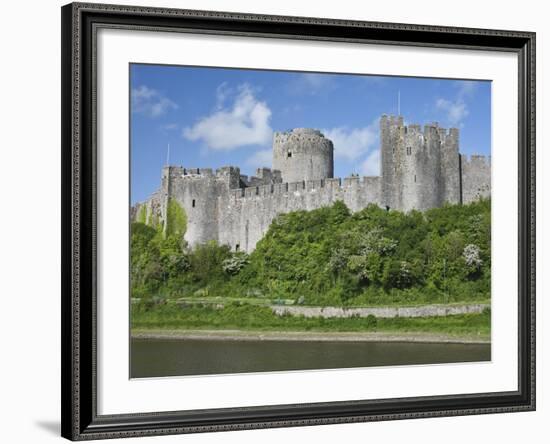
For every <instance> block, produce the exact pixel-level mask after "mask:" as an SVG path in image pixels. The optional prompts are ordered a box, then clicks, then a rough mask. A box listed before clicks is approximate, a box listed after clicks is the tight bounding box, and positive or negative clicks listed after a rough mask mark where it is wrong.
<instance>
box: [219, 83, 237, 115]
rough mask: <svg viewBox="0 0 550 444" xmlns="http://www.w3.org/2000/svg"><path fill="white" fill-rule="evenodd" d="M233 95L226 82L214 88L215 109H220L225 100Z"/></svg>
mask: <svg viewBox="0 0 550 444" xmlns="http://www.w3.org/2000/svg"><path fill="white" fill-rule="evenodd" d="M232 93H233V90H232V89H231V88H230V87H229V85H228V84H227V82H222V83H220V84H219V85H218V87H217V88H216V108H218V109H221V108H222V107H223V105H224V103H225V100H226V99H227V98H228V97H229V95H230V94H232Z"/></svg>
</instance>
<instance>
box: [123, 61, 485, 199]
mask: <svg viewBox="0 0 550 444" xmlns="http://www.w3.org/2000/svg"><path fill="white" fill-rule="evenodd" d="M398 110H399V111H400V114H401V115H402V116H403V117H404V120H405V123H406V124H411V123H416V124H420V125H424V124H426V123H431V122H438V123H439V125H440V126H442V127H444V128H451V127H455V128H459V129H460V147H459V149H460V152H461V153H463V154H484V155H490V152H491V82H490V81H474V80H453V79H430V78H414V77H389V76H369V75H349V74H327V73H303V72H286V71H267V70H250V69H246V70H245V69H227V68H204V67H187V66H166V65H144V64H131V65H130V125H131V128H130V134H131V138H130V150H131V190H132V191H131V194H132V196H131V201H132V204H134V203H136V202H141V201H143V200H145V199H147V198H148V197H149V196H150V195H151V194H152V193H153V192H154V191H156V190H157V189H158V188H159V187H160V177H161V170H162V167H163V166H164V165H166V164H167V162H169V163H170V164H171V165H179V166H184V167H190V168H213V169H215V168H219V167H221V166H225V165H234V166H238V167H240V169H241V174H247V175H253V174H254V173H255V171H256V168H259V167H271V145H272V138H273V132H275V131H288V130H290V129H292V128H298V127H309V128H316V129H319V130H321V131H322V132H323V133H324V134H325V136H326V137H328V138H329V139H331V140H332V142H333V143H334V176H335V177H346V176H349V175H350V174H352V173H353V174H359V175H379V174H380V152H379V119H380V116H381V115H382V114H394V115H396V114H398ZM168 145H169V146H170V149H168Z"/></svg>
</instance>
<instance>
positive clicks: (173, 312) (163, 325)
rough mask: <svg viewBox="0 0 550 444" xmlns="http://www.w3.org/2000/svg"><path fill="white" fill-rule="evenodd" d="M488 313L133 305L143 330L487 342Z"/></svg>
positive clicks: (135, 319) (134, 318)
mask: <svg viewBox="0 0 550 444" xmlns="http://www.w3.org/2000/svg"><path fill="white" fill-rule="evenodd" d="M490 322H491V316H490V312H489V311H486V312H484V313H481V314H464V315H453V316H436V317H425V318H375V317H374V316H368V317H364V318H360V317H351V318H321V317H319V318H305V317H303V316H291V315H284V316H277V315H275V314H274V313H273V312H272V311H271V309H269V308H268V307H261V306H253V305H248V304H245V305H239V304H231V305H229V306H226V307H224V308H221V309H216V308H214V307H212V306H188V307H179V306H177V305H175V304H165V305H157V306H150V307H147V306H145V305H144V304H136V305H134V306H133V307H132V317H131V324H132V329H139V330H148V329H149V330H153V329H166V330H185V329H189V330H191V329H192V330H201V329H204V330H233V329H236V330H254V331H286V332H300V331H318V332H396V333H412V334H414V333H418V334H420V333H433V334H444V335H449V336H460V337H477V338H482V339H488V338H489V335H490V328H491V327H490Z"/></svg>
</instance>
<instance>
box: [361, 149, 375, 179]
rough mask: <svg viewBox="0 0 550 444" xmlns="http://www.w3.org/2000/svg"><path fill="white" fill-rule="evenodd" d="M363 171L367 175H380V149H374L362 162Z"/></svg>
mask: <svg viewBox="0 0 550 444" xmlns="http://www.w3.org/2000/svg"><path fill="white" fill-rule="evenodd" d="M361 173H362V174H363V175H365V176H380V149H376V150H374V151H372V152H371V153H370V154H369V155H368V156H367V158H366V159H365V160H364V161H363V163H361Z"/></svg>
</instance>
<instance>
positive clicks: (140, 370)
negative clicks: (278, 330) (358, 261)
mask: <svg viewBox="0 0 550 444" xmlns="http://www.w3.org/2000/svg"><path fill="white" fill-rule="evenodd" d="M490 360H491V345H490V344H444V343H442V344H436V343H410V342H342V341H265V340H264V341H262V340H245V341H237V340H220V339H132V347H131V377H132V378H144V377H157V376H184V375H209V374H222V373H244V372H264V371H283V370H311V369H330V368H351V367H370V366H385V365H407V364H409V365H411V364H436V363H450V362H477V361H490Z"/></svg>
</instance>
